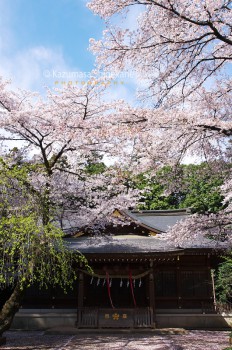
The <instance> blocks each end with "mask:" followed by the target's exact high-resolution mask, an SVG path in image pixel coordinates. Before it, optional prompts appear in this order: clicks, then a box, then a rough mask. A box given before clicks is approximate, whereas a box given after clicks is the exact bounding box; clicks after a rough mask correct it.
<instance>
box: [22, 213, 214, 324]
mask: <svg viewBox="0 0 232 350" xmlns="http://www.w3.org/2000/svg"><path fill="white" fill-rule="evenodd" d="M114 215H115V216H117V217H118V218H119V221H120V219H122V220H123V218H124V217H125V218H126V219H128V221H129V224H127V225H124V224H123V225H121V224H119V225H117V226H116V227H111V228H109V231H110V232H109V233H110V235H108V234H107V235H105V236H102V237H96V236H88V235H85V234H82V233H80V232H78V233H76V234H74V235H73V234H72V235H70V236H69V237H67V238H66V241H67V242H68V246H69V249H72V250H76V251H80V252H81V253H83V254H84V255H85V256H86V258H87V259H88V261H89V264H90V266H91V267H92V269H93V274H90V273H88V272H87V271H86V270H85V269H84V268H83V267H82V266H81V265H80V266H78V267H75V268H76V270H77V274H78V281H77V282H76V283H75V285H74V288H73V290H70V291H69V292H68V294H67V295H65V294H64V293H63V292H62V291H61V290H52V289H51V290H49V291H44V292H40V294H38V290H37V291H36V297H35V291H33V289H30V290H29V291H28V293H27V296H26V298H25V300H24V303H23V308H35V307H36V308H38V309H45V308H50V309H55V310H56V309H72V310H76V322H75V324H76V326H77V327H78V328H112V327H113V328H115V327H116V328H153V327H155V326H157V320H156V315H157V313H158V314H165V313H177V314H181V313H182V314H183V313H188V314H189V313H194V314H197V313H199V314H202V313H204V314H205V313H214V312H215V296H214V284H213V278H212V273H211V270H212V268H214V267H215V265H216V264H217V255H216V253H215V251H213V250H212V249H211V248H210V247H207V246H204V247H194V246H189V247H188V248H185V249H183V248H180V247H175V246H174V245H173V243H172V242H169V241H168V240H167V239H165V235H164V234H163V235H162V236H161V235H160V234H161V233H165V232H166V231H167V228H168V226H172V225H174V224H175V223H177V222H178V221H180V220H184V219H185V218H186V217H187V216H188V215H189V213H188V211H187V210H168V211H165V210H164V211H115V213H114ZM161 237H162V238H161ZM158 326H159V324H158ZM183 327H184V325H183Z"/></svg>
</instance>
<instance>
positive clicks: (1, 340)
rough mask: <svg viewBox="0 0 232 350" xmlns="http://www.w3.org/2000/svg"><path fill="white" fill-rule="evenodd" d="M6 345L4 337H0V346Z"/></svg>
mask: <svg viewBox="0 0 232 350" xmlns="http://www.w3.org/2000/svg"><path fill="white" fill-rule="evenodd" d="M5 344H6V337H0V346H1V345H5Z"/></svg>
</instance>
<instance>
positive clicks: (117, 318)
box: [112, 313, 120, 321]
mask: <svg viewBox="0 0 232 350" xmlns="http://www.w3.org/2000/svg"><path fill="white" fill-rule="evenodd" d="M112 317H113V320H115V321H118V320H119V317H120V315H119V314H117V313H115V314H113V315H112Z"/></svg>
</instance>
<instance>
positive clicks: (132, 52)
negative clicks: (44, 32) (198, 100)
mask: <svg viewBox="0 0 232 350" xmlns="http://www.w3.org/2000/svg"><path fill="white" fill-rule="evenodd" d="M88 6H89V8H90V9H91V10H93V12H94V13H96V14H98V15H100V16H101V17H103V18H104V19H106V21H107V24H108V26H107V29H106V30H105V32H104V39H103V40H100V41H95V40H94V39H91V44H92V49H93V51H94V52H95V53H96V54H97V58H98V62H99V63H100V65H101V66H102V67H103V68H108V69H110V70H113V69H115V70H118V69H123V68H128V67H129V69H132V70H136V71H137V72H138V73H139V77H140V78H142V76H146V77H147V79H148V82H149V85H148V90H149V91H148V94H149V96H151V95H156V96H157V102H160V101H162V100H163V99H164V98H165V97H166V96H167V95H170V94H172V95H174V97H175V98H176V94H177V92H179V93H180V96H179V97H186V96H188V95H189V94H191V93H192V92H193V91H195V90H196V89H198V88H199V87H200V86H202V85H203V84H204V83H205V82H206V81H207V80H209V81H211V78H212V77H215V76H218V74H221V71H222V70H223V69H224V68H226V67H227V66H226V65H227V63H228V62H230V61H231V58H232V52H231V45H232V37H231V1H228V0H216V1H215V0H211V1H210V0H204V1H201V0H194V1H190V0H187V1H186V0H180V1H171V0H158V1H154V0H116V1H114V0H107V1H104V2H102V1H101V0H92V1H91V2H90V3H89V5H88ZM136 6H137V7H138V6H139V8H140V10H141V14H140V16H139V17H138V19H137V27H136V28H133V29H132V30H130V29H129V28H126V29H123V28H122V26H120V24H119V25H117V26H116V25H115V22H116V21H112V23H111V18H112V19H114V17H115V15H118V14H120V15H122V17H123V16H124V17H126V15H127V14H128V12H129V11H130V10H132V11H133V8H135V7H136ZM122 17H121V18H122ZM135 20H136V19H135ZM118 22H119V21H118ZM118 22H116V23H118ZM125 26H126V24H125ZM125 26H124V27H125ZM224 79H225V77H224V76H223V77H221V81H224ZM176 88H178V89H176Z"/></svg>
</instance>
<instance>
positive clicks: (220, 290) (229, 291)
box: [216, 252, 232, 303]
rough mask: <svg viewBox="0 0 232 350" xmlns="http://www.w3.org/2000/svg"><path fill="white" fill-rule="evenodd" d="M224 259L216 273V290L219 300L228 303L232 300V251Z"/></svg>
mask: <svg viewBox="0 0 232 350" xmlns="http://www.w3.org/2000/svg"><path fill="white" fill-rule="evenodd" d="M223 260H224V261H223V262H222V263H221V264H220V265H219V268H218V271H217V275H216V292H217V299H218V301H219V302H222V303H227V302H231V300H232V253H231V252H230V254H229V255H228V256H225V257H223Z"/></svg>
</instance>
